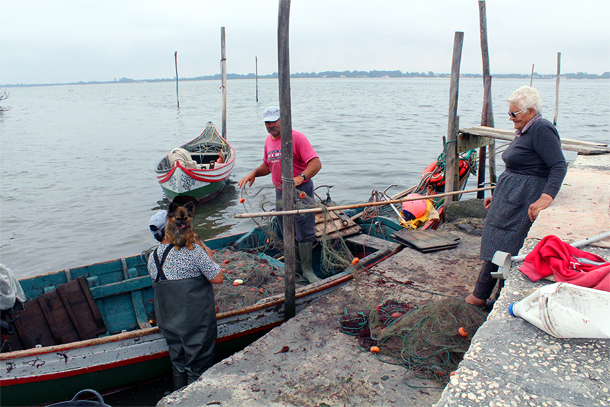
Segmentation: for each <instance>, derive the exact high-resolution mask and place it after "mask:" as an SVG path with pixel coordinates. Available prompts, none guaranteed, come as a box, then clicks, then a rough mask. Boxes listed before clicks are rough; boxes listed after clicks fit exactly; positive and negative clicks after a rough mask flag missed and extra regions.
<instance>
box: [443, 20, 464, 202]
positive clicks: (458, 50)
mask: <svg viewBox="0 0 610 407" xmlns="http://www.w3.org/2000/svg"><path fill="white" fill-rule="evenodd" d="M463 43H464V33H463V32H461V31H456V32H455V36H454V39H453V58H452V62H451V84H450V87H449V121H448V124H447V143H446V144H445V147H446V148H445V159H446V161H447V162H446V165H445V192H453V191H455V190H456V187H459V180H458V176H459V171H458V169H457V164H458V163H457V131H458V116H457V105H458V89H459V83H460V62H461V60H462V45H463ZM452 200H453V197H452V196H448V197H445V204H444V207H445V210H446V209H447V207H448V206H449V203H451V201H452Z"/></svg>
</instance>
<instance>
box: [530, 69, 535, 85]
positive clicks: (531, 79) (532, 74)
mask: <svg viewBox="0 0 610 407" xmlns="http://www.w3.org/2000/svg"><path fill="white" fill-rule="evenodd" d="M532 82H534V64H532V73H531V75H530V88H531V87H532Z"/></svg>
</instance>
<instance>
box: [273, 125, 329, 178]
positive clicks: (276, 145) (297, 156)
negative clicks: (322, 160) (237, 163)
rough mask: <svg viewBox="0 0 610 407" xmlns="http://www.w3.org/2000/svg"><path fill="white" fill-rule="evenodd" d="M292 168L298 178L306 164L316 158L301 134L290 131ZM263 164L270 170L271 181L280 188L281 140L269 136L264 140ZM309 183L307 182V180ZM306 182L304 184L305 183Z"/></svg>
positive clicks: (307, 141) (309, 144)
mask: <svg viewBox="0 0 610 407" xmlns="http://www.w3.org/2000/svg"><path fill="white" fill-rule="evenodd" d="M292 152H293V154H292V166H293V169H294V176H295V177H296V176H298V175H299V174H300V173H302V172H303V171H304V170H305V168H307V163H308V162H309V161H311V160H312V159H313V158H316V157H318V155H317V154H316V152H315V151H314V149H313V147H312V146H311V143H309V140H307V137H305V135H304V134H303V133H300V132H298V131H296V130H292ZM263 162H264V163H265V165H267V167H269V169H270V170H271V181H272V182H273V185H275V186H276V187H277V188H281V187H282V138H281V137H278V138H277V139H274V138H273V137H272V136H271V134H270V135H269V136H267V140H265V156H264V157H263ZM307 181H309V180H307ZM307 181H306V182H307Z"/></svg>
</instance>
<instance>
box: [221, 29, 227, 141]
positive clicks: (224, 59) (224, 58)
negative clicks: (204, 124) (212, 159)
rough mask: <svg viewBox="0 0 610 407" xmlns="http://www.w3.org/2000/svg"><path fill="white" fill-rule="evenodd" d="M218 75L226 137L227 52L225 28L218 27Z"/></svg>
mask: <svg viewBox="0 0 610 407" xmlns="http://www.w3.org/2000/svg"><path fill="white" fill-rule="evenodd" d="M220 76H221V81H222V85H221V86H222V134H221V135H222V137H223V138H224V139H225V140H226V139H227V53H226V48H225V28H224V27H220Z"/></svg>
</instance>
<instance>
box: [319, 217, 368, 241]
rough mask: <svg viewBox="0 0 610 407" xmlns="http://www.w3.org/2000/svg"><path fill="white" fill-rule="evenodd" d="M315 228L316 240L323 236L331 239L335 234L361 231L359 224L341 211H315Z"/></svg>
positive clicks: (344, 234)
mask: <svg viewBox="0 0 610 407" xmlns="http://www.w3.org/2000/svg"><path fill="white" fill-rule="evenodd" d="M315 229H316V238H317V239H318V240H319V239H322V238H323V237H324V236H326V238H328V239H332V238H335V237H337V236H349V235H353V234H356V233H360V231H361V228H360V226H359V225H358V224H356V222H354V221H353V220H352V219H350V218H349V217H348V216H347V215H345V214H344V213H343V212H341V211H332V212H326V213H317V214H316V226H315Z"/></svg>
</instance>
